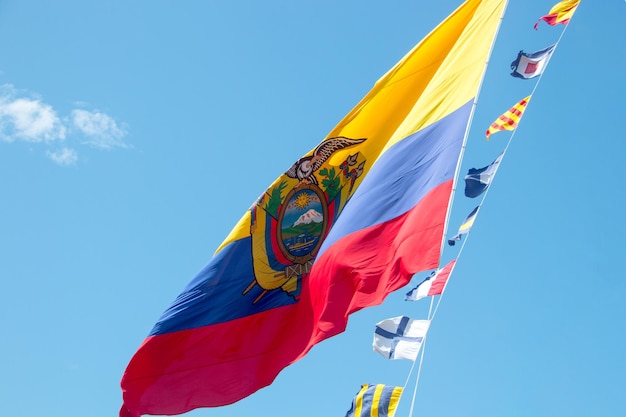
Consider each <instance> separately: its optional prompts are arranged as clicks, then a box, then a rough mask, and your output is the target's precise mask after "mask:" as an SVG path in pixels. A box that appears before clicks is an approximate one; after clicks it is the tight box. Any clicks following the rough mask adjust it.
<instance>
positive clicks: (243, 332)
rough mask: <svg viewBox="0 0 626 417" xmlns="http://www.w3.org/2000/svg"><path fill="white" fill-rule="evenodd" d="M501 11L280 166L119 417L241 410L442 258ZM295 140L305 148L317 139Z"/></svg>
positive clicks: (404, 68) (465, 30) (437, 32)
mask: <svg viewBox="0 0 626 417" xmlns="http://www.w3.org/2000/svg"><path fill="white" fill-rule="evenodd" d="M505 4H506V0H467V1H466V2H464V3H463V4H462V5H461V6H460V7H459V8H458V9H457V10H456V11H454V12H453V13H452V14H451V15H450V16H449V17H448V18H446V19H445V20H444V21H443V22H442V23H440V24H439V25H437V27H436V29H434V30H433V31H432V32H431V33H430V34H429V35H428V36H427V37H426V38H424V40H423V41H421V42H420V43H419V44H418V45H417V46H415V47H414V48H413V49H412V50H411V51H409V52H408V53H407V54H406V55H405V56H404V57H403V58H401V59H400V61H399V62H398V63H397V64H396V65H394V66H393V67H392V68H391V69H390V70H389V71H388V72H387V73H386V74H384V75H383V76H382V77H381V78H380V79H379V80H378V81H377V82H376V83H375V84H374V87H373V88H372V90H371V91H370V92H368V93H367V94H366V96H365V97H364V98H363V99H362V100H361V101H360V102H359V103H357V104H356V105H355V107H354V108H353V110H351V111H350V112H349V113H348V114H347V115H346V116H345V117H344V118H343V119H342V120H341V121H340V122H339V124H338V125H337V126H335V127H334V128H333V129H332V130H331V131H330V132H329V134H328V135H327V136H326V138H325V139H323V140H322V142H321V143H320V144H319V145H318V146H316V147H315V148H314V149H313V150H311V151H310V152H308V153H306V154H305V155H304V156H303V157H302V158H300V159H299V160H297V161H296V162H295V163H294V164H293V165H292V166H291V167H284V168H286V170H284V171H282V172H283V174H280V175H279V176H278V178H277V179H276V180H275V181H274V182H273V183H272V184H271V185H270V186H269V188H268V189H267V190H266V191H264V192H262V193H261V195H260V197H259V198H258V200H257V201H255V202H254V204H253V205H252V206H251V207H250V208H249V209H248V210H246V211H245V212H244V214H243V216H242V218H241V220H240V221H239V222H238V224H237V225H236V226H235V227H234V228H233V230H232V231H231V232H230V234H229V235H228V236H227V237H226V239H225V240H224V242H223V243H222V244H221V245H220V246H219V247H218V248H217V250H216V252H215V253H214V255H213V257H212V258H211V259H210V260H209V262H208V263H207V265H206V266H205V267H204V268H203V269H201V270H200V272H199V273H198V274H197V275H196V276H195V277H194V278H193V279H192V280H191V281H190V282H189V284H188V285H187V286H186V287H185V288H184V289H183V290H182V292H181V293H180V294H179V296H178V297H177V298H176V299H174V300H173V302H172V303H171V304H170V306H169V307H168V308H167V309H166V310H165V312H164V313H163V314H162V315H161V317H160V318H159V319H158V321H157V323H156V324H155V325H154V327H153V328H152V330H151V331H150V333H149V335H148V337H147V338H146V339H145V340H144V341H143V343H142V344H141V346H140V347H139V349H138V350H137V352H136V353H135V354H134V355H133V357H132V358H131V360H130V362H129V364H128V366H127V367H126V370H125V372H124V375H123V376H122V380H121V387H122V392H123V405H122V408H121V410H120V416H123V417H139V416H140V415H142V414H151V415H174V414H182V413H185V412H187V411H190V410H193V409H195V408H199V407H218V406H223V405H227V404H232V403H234V402H236V401H239V400H241V399H242V398H244V397H247V396H248V395H251V394H252V393H254V392H255V391H257V390H259V389H261V388H263V387H265V386H268V385H270V384H271V383H272V381H274V379H275V378H276V376H277V375H278V374H279V372H280V371H281V370H282V369H283V368H285V367H286V366H288V365H290V364H292V363H294V362H295V361H297V360H299V359H300V358H302V357H303V356H304V355H306V354H307V352H308V351H309V350H310V349H311V348H312V347H313V346H314V345H315V344H317V343H319V342H321V341H323V340H325V339H327V338H329V337H332V336H334V335H336V334H339V333H341V332H343V331H344V330H345V328H346V325H347V320H348V316H349V315H350V314H352V313H353V312H355V311H358V310H360V309H363V308H366V307H369V306H373V305H378V304H381V303H382V302H383V300H384V299H385V297H386V296H387V295H388V294H389V293H391V292H392V291H396V290H398V289H400V288H402V287H404V286H405V285H407V284H408V283H409V282H410V281H411V277H412V276H413V275H414V274H415V273H417V272H421V271H427V270H431V269H433V268H436V267H437V265H439V261H440V256H441V253H440V252H441V242H442V239H443V236H444V233H445V224H446V217H447V213H448V209H449V206H450V201H451V198H450V197H451V194H452V187H453V183H454V179H455V174H456V172H457V171H458V167H457V165H458V161H459V159H460V158H459V156H460V154H461V149H462V147H463V143H464V141H465V135H466V132H467V127H468V125H469V120H470V116H471V114H472V105H473V103H474V101H475V97H476V95H477V92H478V89H479V85H480V81H481V79H482V76H483V73H484V70H485V67H484V63H485V62H487V61H488V58H489V52H490V50H491V45H492V43H493V40H494V37H495V34H496V30H497V28H498V26H499V22H500V18H501V16H502V14H503V11H504V8H505ZM271 136H272V135H268V137H271ZM291 137H293V138H294V143H293V146H294V147H296V148H297V147H300V146H302V143H303V142H306V141H308V140H310V138H305V137H302V138H299V137H298V134H297V132H296V133H295V134H293V135H291ZM258 146H266V147H272V146H274V145H273V144H272V143H264V144H259V145H258ZM229 180H230V181H232V182H233V184H232V186H233V189H234V190H235V189H236V187H237V184H236V182H235V181H236V180H237V178H235V177H232V178H230V179H229ZM219 203H220V204H224V205H227V204H228V201H227V200H225V199H224V200H220V202H219ZM217 220H219V219H217ZM266 414H267V413H266Z"/></svg>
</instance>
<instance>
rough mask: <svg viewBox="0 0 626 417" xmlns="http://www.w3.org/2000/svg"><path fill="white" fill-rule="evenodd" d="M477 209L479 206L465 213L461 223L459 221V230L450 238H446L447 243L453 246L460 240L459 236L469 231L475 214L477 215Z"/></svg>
mask: <svg viewBox="0 0 626 417" xmlns="http://www.w3.org/2000/svg"><path fill="white" fill-rule="evenodd" d="M479 209H480V206H476V208H475V209H474V210H472V212H471V213H470V214H468V215H467V217H466V218H465V220H463V223H461V227H459V232H458V233H457V234H456V235H454V236H453V237H451V238H450V239H448V245H450V246H454V244H455V243H456V241H457V240H461V236H463V235H465V234H467V233H469V231H470V229H471V228H472V226H473V225H474V220H476V216H477V215H478V210H479Z"/></svg>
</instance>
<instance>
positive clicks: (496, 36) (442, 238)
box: [407, 0, 509, 417]
mask: <svg viewBox="0 0 626 417" xmlns="http://www.w3.org/2000/svg"><path fill="white" fill-rule="evenodd" d="M508 3H509V2H508V0H505V2H504V7H503V8H502V14H501V15H500V21H499V22H498V27H497V28H496V31H495V32H494V35H493V39H492V40H491V46H490V47H489V53H488V54H487V60H486V61H485V67H484V69H483V73H482V75H481V77H480V81H479V83H478V89H477V93H476V96H475V97H474V101H473V102H472V109H471V110H470V115H469V119H468V123H467V126H466V127H465V133H464V135H463V144H462V145H461V152H460V153H459V158H458V160H457V164H456V169H455V172H454V177H453V178H454V179H453V182H452V192H451V193H450V198H449V200H448V209H447V212H446V216H445V222H444V226H443V235H442V237H441V245H440V249H439V259H441V257H442V256H443V250H444V248H445V243H446V235H447V230H448V223H449V221H450V211H451V208H452V203H453V201H454V194H455V190H456V184H457V181H458V176H459V172H460V170H461V161H463V155H464V154H465V148H466V146H467V138H468V136H469V131H470V127H471V125H472V120H473V118H474V112H475V111H476V106H477V104H478V97H479V96H480V90H481V89H482V85H483V81H484V80H485V74H486V73H487V68H488V66H489V60H490V59H491V53H492V52H493V48H494V46H495V43H496V40H497V39H498V33H499V32H500V27H501V26H502V21H503V20H504V15H505V13H506V9H507V7H508ZM465 240H467V239H465ZM461 247H463V246H461ZM440 264H441V263H440ZM439 266H440V265H439ZM440 302H441V297H439V300H438V301H437V307H439V303H440ZM433 303H434V297H432V298H431V301H430V307H429V310H428V317H429V320H432V318H431V312H432V308H433ZM436 312H437V308H435V313H436ZM435 313H432V317H434V314H435ZM425 350H426V338H424V341H423V343H422V352H421V355H420V362H419V366H418V368H417V376H416V377H415V387H414V388H413V397H412V399H411V407H410V409H409V417H412V416H413V408H414V405H415V398H416V396H417V386H418V384H419V379H420V375H421V372H422V363H423V361H424V352H425ZM414 365H415V363H414ZM412 371H413V367H411V371H410V372H409V377H410V375H411V373H412ZM407 380H408V379H407Z"/></svg>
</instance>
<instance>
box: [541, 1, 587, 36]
mask: <svg viewBox="0 0 626 417" xmlns="http://www.w3.org/2000/svg"><path fill="white" fill-rule="evenodd" d="M578 3H580V0H564V1H560V2H558V3H557V4H555V5H554V6H552V8H551V9H550V12H548V14H547V15H545V16H541V17H540V18H539V19H538V20H537V23H535V26H534V27H535V30H537V28H538V26H539V22H540V21H542V20H543V21H544V22H546V23H547V24H549V25H550V26H556V25H558V24H559V23H560V24H563V25H567V24H568V23H569V21H570V19H571V18H572V16H574V12H575V11H576V8H577V7H578Z"/></svg>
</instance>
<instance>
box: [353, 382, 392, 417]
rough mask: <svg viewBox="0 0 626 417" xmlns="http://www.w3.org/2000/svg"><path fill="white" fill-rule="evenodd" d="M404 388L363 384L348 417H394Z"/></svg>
mask: <svg viewBox="0 0 626 417" xmlns="http://www.w3.org/2000/svg"><path fill="white" fill-rule="evenodd" d="M402 390H403V388H402V387H394V386H390V385H384V384H377V385H371V384H363V385H362V386H361V390H360V391H359V392H358V393H357V394H356V396H355V397H354V399H353V400H352V406H351V407H350V409H349V410H348V412H347V413H346V417H393V416H394V415H395V414H396V409H397V408H398V403H399V402H400V397H401V396H402Z"/></svg>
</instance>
